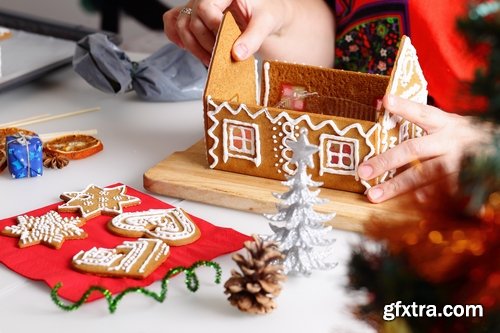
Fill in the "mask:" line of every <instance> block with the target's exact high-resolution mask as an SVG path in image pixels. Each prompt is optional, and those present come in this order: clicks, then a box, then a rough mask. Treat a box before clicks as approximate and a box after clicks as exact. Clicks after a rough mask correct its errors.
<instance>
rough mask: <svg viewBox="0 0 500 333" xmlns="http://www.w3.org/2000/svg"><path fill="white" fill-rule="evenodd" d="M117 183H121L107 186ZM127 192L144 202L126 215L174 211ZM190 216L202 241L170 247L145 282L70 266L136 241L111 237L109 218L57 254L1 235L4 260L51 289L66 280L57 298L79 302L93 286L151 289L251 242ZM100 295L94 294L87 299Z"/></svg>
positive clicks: (91, 225) (86, 227)
mask: <svg viewBox="0 0 500 333" xmlns="http://www.w3.org/2000/svg"><path fill="white" fill-rule="evenodd" d="M116 185H120V184H114V185H111V186H109V187H112V186H116ZM82 190H83V189H82ZM126 193H127V194H128V195H132V196H135V197H138V198H140V199H141V201H142V203H141V204H140V205H138V206H133V207H128V208H125V209H124V211H125V212H135V211H142V210H148V209H153V208H157V209H165V208H172V206H171V205H169V204H167V203H165V202H162V201H160V200H158V199H156V198H153V197H151V196H149V195H147V194H145V193H142V192H139V191H137V190H135V189H133V188H131V187H128V186H127V192H126ZM60 204H62V202H58V203H55V204H52V205H49V206H46V207H43V208H40V209H36V210H33V211H30V212H27V213H24V214H26V215H30V216H40V215H43V214H45V213H46V212H48V211H50V210H55V211H57V206H59V205H60ZM24 214H19V215H24ZM60 214H61V216H77V215H76V214H68V213H60ZM16 217H17V216H13V217H10V218H7V219H4V220H0V230H2V229H3V228H4V227H5V226H8V225H13V224H16V223H17V219H16ZM191 217H192V218H193V221H194V222H195V223H196V224H197V225H198V227H199V228H200V231H201V237H200V238H199V239H198V240H197V241H196V242H194V243H191V244H188V245H185V246H178V247H174V246H171V247H170V256H169V257H168V258H167V260H166V261H165V263H163V265H161V266H160V267H159V268H158V269H156V271H154V272H153V273H151V275H149V276H148V277H147V278H146V279H143V280H136V279H129V278H106V277H99V276H95V275H89V274H83V273H79V272H77V271H74V270H73V269H72V268H71V259H72V257H73V255H75V254H76V253H78V252H79V251H80V250H89V249H91V248H92V247H94V246H95V247H105V248H114V247H116V246H117V245H119V244H121V243H122V242H123V241H125V240H132V238H125V237H120V236H116V235H114V234H112V233H110V232H109V231H108V230H107V229H106V224H107V222H108V221H109V220H110V219H111V218H112V217H110V216H105V215H102V216H99V217H96V218H93V219H90V220H87V222H86V224H84V225H83V226H82V227H81V228H82V229H84V230H85V231H86V232H87V234H88V237H87V238H86V239H81V240H67V241H65V242H64V244H63V245H62V247H61V248H60V249H59V250H55V249H53V248H50V247H48V246H46V245H34V246H30V247H27V248H23V249H21V248H19V247H18V245H17V244H18V241H19V238H14V237H7V236H3V235H0V262H1V263H3V264H4V265H5V266H7V267H8V268H9V269H11V270H13V271H14V272H16V273H18V274H20V275H22V276H24V277H27V278H29V279H32V280H40V281H44V282H45V283H46V284H47V285H48V286H49V287H50V288H53V287H54V286H55V285H56V284H57V283H58V282H62V284H63V286H62V287H61V289H59V296H61V297H63V298H65V299H67V300H70V301H72V302H75V301H77V300H79V299H80V297H81V296H82V295H83V294H84V293H85V291H86V290H87V289H88V288H89V287H90V286H93V285H98V286H102V287H104V288H106V289H108V290H110V291H111V292H112V293H113V294H117V293H120V292H121V291H123V290H125V289H127V288H129V287H144V286H148V285H150V284H152V283H153V282H155V281H157V280H161V279H162V278H163V277H164V276H165V274H166V273H167V272H168V271H169V270H170V269H171V268H173V267H177V266H185V267H189V266H191V265H192V264H193V263H194V262H196V261H198V260H212V259H214V258H215V257H218V256H220V255H223V254H226V253H230V252H234V251H237V250H239V249H241V248H242V247H243V242H244V241H246V240H249V239H251V238H250V237H249V236H246V235H244V234H241V233H239V232H237V231H235V230H233V229H229V228H221V227H217V226H214V225H212V224H210V223H208V222H206V221H204V220H202V219H200V218H197V217H195V216H192V215H191ZM102 297H103V295H102V294H101V293H92V295H91V296H90V297H89V299H88V301H92V300H96V299H98V298H102Z"/></svg>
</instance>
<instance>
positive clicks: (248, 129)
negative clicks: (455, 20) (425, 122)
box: [204, 13, 427, 193]
mask: <svg viewBox="0 0 500 333" xmlns="http://www.w3.org/2000/svg"><path fill="white" fill-rule="evenodd" d="M240 34H241V31H240V30H239V28H238V26H237V24H236V22H235V20H234V19H233V17H232V16H231V14H230V13H228V14H226V15H225V17H224V20H223V22H222V24H221V28H220V30H219V34H218V37H217V41H216V46H215V49H214V54H213V56H212V61H211V64H210V67H209V76H208V80H207V84H206V87H205V94H204V118H205V144H206V152H207V161H208V165H209V167H210V168H215V169H219V170H225V171H231V172H237V173H243V174H248V175H252V176H258V177H265V178H272V179H278V180H284V179H286V175H290V174H292V173H293V172H294V166H293V165H292V163H290V160H291V157H292V151H291V148H290V147H289V146H288V145H287V142H289V140H296V138H297V137H298V136H299V132H300V130H301V129H302V128H305V129H307V132H308V139H309V142H311V143H312V144H315V145H317V146H318V148H319V151H318V153H317V154H315V155H314V157H313V158H314V167H313V168H312V169H310V170H309V172H310V174H311V175H312V178H313V179H314V180H317V181H321V182H323V186H324V187H327V188H332V189H339V190H346V191H353V192H359V193H363V192H365V191H366V190H367V189H368V188H370V187H371V186H374V185H375V184H378V183H381V182H384V181H385V180H387V179H388V178H390V177H393V176H394V174H395V173H396V170H391V171H388V172H386V173H385V174H383V175H382V176H380V177H377V178H376V179H373V180H370V181H364V180H361V179H360V178H359V177H358V175H357V171H358V166H359V165H360V164H361V163H362V162H363V161H366V160H368V159H369V158H371V157H373V156H375V155H377V154H381V153H383V152H384V151H386V150H388V149H390V148H392V147H394V146H395V145H397V144H399V143H401V142H403V141H405V140H408V139H410V138H413V137H417V136H421V135H422V130H421V129H420V128H418V127H417V126H416V125H414V124H412V123H409V122H408V121H406V120H404V119H401V118H400V117H398V116H395V115H392V114H391V113H389V112H387V111H385V110H384V109H383V108H382V106H381V102H380V101H381V98H382V97H383V96H384V95H385V94H386V93H391V94H395V95H398V96H401V97H404V98H407V99H410V100H414V101H417V102H420V103H426V101H427V83H426V81H425V78H424V77H423V74H422V70H421V68H420V65H419V63H418V58H417V55H416V51H415V48H414V47H413V46H412V45H411V42H410V39H409V38H407V37H404V38H403V39H402V41H401V43H400V49H399V52H398V56H397V58H396V63H395V65H394V69H393V71H392V74H391V76H382V75H373V74H364V73H356V72H351V71H343V70H336V69H329V68H322V67H314V66H307V65H300V64H292V63H284V62H277V61H263V62H262V66H261V67H262V70H261V75H260V76H262V78H261V79H259V62H257V61H256V60H255V59H254V58H251V59H248V60H246V61H242V62H235V61H233V60H232V58H231V48H232V46H233V44H234V41H235V40H236V39H237V38H238V37H239V35H240Z"/></svg>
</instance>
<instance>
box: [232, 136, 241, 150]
mask: <svg viewBox="0 0 500 333" xmlns="http://www.w3.org/2000/svg"><path fill="white" fill-rule="evenodd" d="M233 146H234V147H235V148H237V149H241V148H242V147H243V141H241V140H240V139H236V138H235V139H234V140H233Z"/></svg>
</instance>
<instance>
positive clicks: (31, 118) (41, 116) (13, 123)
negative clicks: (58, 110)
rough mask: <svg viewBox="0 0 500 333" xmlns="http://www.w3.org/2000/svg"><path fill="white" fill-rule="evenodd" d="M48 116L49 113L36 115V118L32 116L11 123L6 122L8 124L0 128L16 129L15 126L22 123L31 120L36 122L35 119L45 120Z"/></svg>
mask: <svg viewBox="0 0 500 333" xmlns="http://www.w3.org/2000/svg"><path fill="white" fill-rule="evenodd" d="M49 116H50V113H45V114H41V115H38V116H33V117H28V118H24V119H19V120H14V121H11V122H8V123H3V124H0V128H5V127H17V124H19V123H23V122H26V121H31V120H36V119H41V118H47V117H49Z"/></svg>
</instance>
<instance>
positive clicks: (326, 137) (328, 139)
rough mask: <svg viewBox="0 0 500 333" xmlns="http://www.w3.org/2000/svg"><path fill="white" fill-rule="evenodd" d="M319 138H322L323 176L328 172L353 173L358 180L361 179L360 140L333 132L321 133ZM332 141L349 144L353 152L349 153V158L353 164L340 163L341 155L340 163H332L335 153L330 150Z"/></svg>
mask: <svg viewBox="0 0 500 333" xmlns="http://www.w3.org/2000/svg"><path fill="white" fill-rule="evenodd" d="M319 140H320V150H319V159H320V170H319V174H320V176H322V175H323V174H324V173H325V172H326V173H331V174H338V175H351V176H354V177H355V179H356V180H359V177H358V173H357V170H358V165H359V140H358V139H354V138H346V137H342V136H337V135H331V134H321V135H320V137H319ZM331 143H339V144H340V143H347V144H349V146H350V147H351V152H352V154H351V155H349V158H350V159H351V165H349V166H346V165H343V164H342V163H340V162H341V160H342V159H341V158H340V157H339V164H338V165H334V164H332V163H331V158H332V154H333V153H331V152H330V151H329V147H330V144H331ZM325 151H326V156H325V154H324V152H325Z"/></svg>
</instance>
